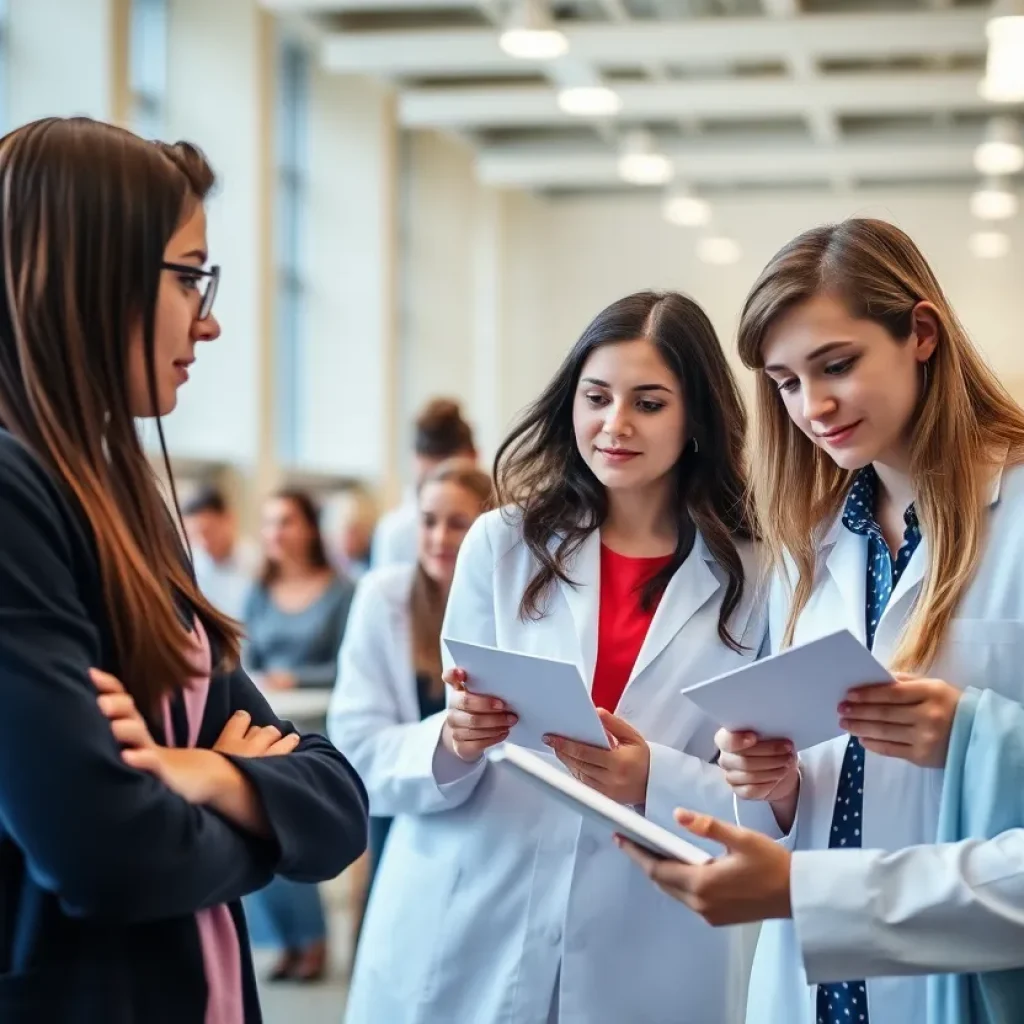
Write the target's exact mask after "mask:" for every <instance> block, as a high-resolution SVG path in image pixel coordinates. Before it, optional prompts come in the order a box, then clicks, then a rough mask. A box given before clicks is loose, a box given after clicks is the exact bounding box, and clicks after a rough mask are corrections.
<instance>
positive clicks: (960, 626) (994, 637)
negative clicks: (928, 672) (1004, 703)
mask: <svg viewBox="0 0 1024 1024" xmlns="http://www.w3.org/2000/svg"><path fill="white" fill-rule="evenodd" d="M1022 658H1024V622H1019V621H1018V620H1016V619H954V620H953V621H952V622H951V623H950V627H949V640H948V643H947V644H946V646H945V650H944V651H943V652H942V655H941V656H940V658H939V662H938V664H937V665H936V666H935V669H934V670H933V674H935V675H938V676H940V677H941V678H944V679H946V680H947V682H950V683H952V684H953V685H954V686H958V687H960V688H961V689H966V688H967V687H968V686H973V687H976V688H977V689H979V690H983V689H992V690H995V691H996V692H997V693H1001V694H1002V695H1003V696H1005V697H1008V698H1009V699H1011V700H1020V699H1021V685H1020V678H1021V677H1020V661H1021V659H1022Z"/></svg>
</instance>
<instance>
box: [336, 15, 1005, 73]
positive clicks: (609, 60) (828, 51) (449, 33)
mask: <svg viewBox="0 0 1024 1024" xmlns="http://www.w3.org/2000/svg"><path fill="white" fill-rule="evenodd" d="M986 17H987V11H986V10H984V9H982V8H963V9H959V8H956V9H952V10H948V11H921V12H918V13H894V14H856V15H852V14H850V15H848V14H820V15H802V16H800V17H796V18H749V17H729V18H701V19H693V20H677V21H633V22H627V23H625V24H618V23H616V24H603V23H596V24H589V23H587V24H580V23H563V24H562V25H561V27H562V29H563V31H564V32H565V34H566V36H567V38H568V40H569V47H570V52H571V53H572V55H573V57H574V58H576V59H579V60H582V61H585V62H587V63H589V64H591V65H593V66H595V67H596V68H598V69H600V70H615V69H634V68H637V67H643V66H644V65H646V64H649V63H650V62H651V61H662V62H666V63H670V64H673V65H676V66H683V67H686V66H690V67H698V68H699V67H702V66H707V64H708V63H709V62H712V63H719V62H721V63H724V64H730V63H743V62H748V63H749V62H759V61H787V60H788V59H789V57H790V56H791V55H792V54H793V53H801V54H806V55H807V56H808V57H809V58H810V59H814V60H819V61H820V60H822V59H828V58H870V59H880V58H887V57H903V56H941V55H944V54H976V55H982V54H984V53H985V47H986V40H985V21H986ZM323 61H324V64H325V66H326V67H327V68H328V69H330V70H333V71H338V72H343V73H354V74H373V75H388V76H395V75H399V76H400V75H431V74H437V75H447V76H451V75H455V74H462V75H472V74H503V73H504V74H508V73H513V72H520V73H521V72H523V71H528V70H541V71H542V70H543V64H544V62H543V61H537V62H530V61H518V60H515V59H514V58H512V57H509V56H507V55H506V54H504V53H503V52H502V51H501V49H500V48H499V46H498V36H497V33H496V32H495V31H494V30H493V29H476V28H465V29H429V30H416V31H369V32H336V33H333V34H331V35H330V36H328V38H327V40H326V41H325V43H324V47H323Z"/></svg>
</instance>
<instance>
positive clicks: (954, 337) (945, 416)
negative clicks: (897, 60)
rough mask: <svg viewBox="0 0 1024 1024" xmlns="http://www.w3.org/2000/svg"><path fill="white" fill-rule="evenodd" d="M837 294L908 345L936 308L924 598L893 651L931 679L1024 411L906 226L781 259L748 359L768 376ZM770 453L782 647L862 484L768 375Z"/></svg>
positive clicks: (766, 531)
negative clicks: (918, 316) (997, 475)
mask: <svg viewBox="0 0 1024 1024" xmlns="http://www.w3.org/2000/svg"><path fill="white" fill-rule="evenodd" d="M822 294H826V295H833V296H835V297H836V298H837V299H838V300H839V301H841V302H842V303H843V304H844V305H845V307H846V308H847V310H848V311H849V313H850V315H851V316H853V317H855V318H858V319H863V320H870V321H873V322H874V323H877V324H879V325H880V326H882V327H884V328H885V330H886V331H887V332H888V333H889V334H890V335H891V336H892V337H893V338H894V339H895V340H896V341H900V342H902V341H905V340H906V339H908V338H909V337H910V335H911V333H912V331H913V312H914V308H915V306H917V305H918V303H920V302H928V303H930V304H931V305H932V306H934V307H935V310H936V315H937V320H938V325H939V339H938V344H937V345H936V347H935V351H934V353H933V354H932V356H931V358H930V359H929V361H928V377H927V381H928V383H927V387H926V388H925V391H924V394H923V395H922V398H921V402H920V405H919V409H918V412H917V414H916V419H915V422H914V426H913V433H912V440H911V452H910V465H911V477H912V480H913V485H914V493H915V500H916V508H917V512H918V515H919V517H920V520H921V524H922V529H923V532H924V534H925V536H926V538H927V541H928V568H927V573H926V576H925V580H924V584H923V587H922V589H921V592H920V595H919V596H918V598H917V601H916V604H915V606H914V610H913V612H912V614H911V617H910V619H909V621H908V623H907V625H906V628H905V630H904V633H903V636H902V637H901V640H900V643H899V646H898V648H897V650H896V652H895V653H894V657H893V668H895V669H907V670H916V671H924V670H926V669H927V668H928V666H929V665H930V664H931V663H932V662H933V661H934V659H935V656H936V654H937V652H938V648H939V646H940V644H941V642H942V637H943V635H944V633H945V630H946V627H947V626H948V624H949V621H950V619H951V618H952V616H953V613H954V611H955V609H956V606H957V603H958V601H959V600H960V596H961V594H962V593H963V591H964V588H965V587H966V586H967V584H968V583H969V582H970V580H971V577H972V576H973V574H974V571H975V569H976V567H977V564H978V559H979V557H980V552H981V544H982V535H983V532H984V525H985V519H986V516H985V507H986V504H987V502H986V493H987V488H988V487H989V486H990V485H991V473H992V471H993V469H994V467H995V466H996V465H997V464H998V463H1000V462H1001V461H1002V460H1003V458H1004V457H1006V455H1007V453H1009V458H1010V460H1011V461H1015V462H1016V461H1020V460H1021V458H1022V457H1024V411H1022V410H1021V408H1020V406H1018V405H1017V403H1016V402H1014V401H1013V399H1012V398H1011V397H1010V396H1009V394H1008V393H1007V392H1006V391H1005V389H1004V388H1003V387H1002V385H1001V384H1000V383H999V381H998V380H997V379H996V378H995V376H994V374H993V373H992V371H991V370H990V369H989V368H988V367H987V366H986V365H985V362H984V360H983V359H982V357H981V355H980V354H979V352H978V350H977V349H976V348H975V347H974V345H973V344H972V342H971V340H970V338H969V337H968V335H967V332H966V331H965V330H964V328H963V326H962V325H961V323H960V321H959V320H958V319H957V317H956V314H955V313H954V312H953V309H952V307H951V306H950V304H949V301H948V300H947V298H946V296H945V294H944V293H943V291H942V288H941V287H940V286H939V282H938V281H937V280H936V278H935V275H934V273H933V272H932V269H931V267H930V266H929V265H928V262H927V260H925V258H924V256H923V255H922V254H921V252H920V250H919V249H918V248H917V246H916V245H915V244H914V242H913V241H912V240H911V239H910V238H909V237H908V236H907V235H906V234H905V233H904V232H903V231H901V230H900V229H899V228H897V227H894V226H893V225H892V224H887V223H886V222H884V221H880V220H870V219H852V220H847V221H843V222H842V223H840V224H832V225H828V226H825V227H820V228H814V229H813V230H811V231H807V232H804V234H802V235H800V236H799V237H798V238H796V239H794V240H793V241H792V242H790V243H789V244H788V245H786V246H785V247H784V248H783V249H781V250H780V251H779V252H778V253H777V254H776V255H775V256H774V257H773V258H772V260H771V262H770V263H769V264H768V266H767V267H766V268H765V270H764V271H763V273H762V274H761V276H760V277H759V278H758V280H757V282H756V283H755V284H754V287H753V289H752V290H751V292H750V295H749V297H748V298H747V301H746V304H745V306H744V309H743V316H742V319H741V322H740V329H739V351H740V357H741V358H742V360H743V362H744V363H745V364H746V365H747V366H748V367H751V368H752V369H756V370H761V371H763V369H764V356H763V351H762V348H763V345H764V341H765V338H766V336H767V334H768V332H769V331H770V330H771V327H772V325H773V324H775V323H776V322H777V321H778V319H779V318H780V317H781V316H783V315H784V314H785V313H786V312H787V311H788V310H790V309H792V308H793V307H794V306H796V305H798V304H799V303H802V302H805V301H807V300H808V299H811V298H813V297H814V296H816V295H822ZM757 437H758V456H757V459H756V460H755V461H754V469H753V473H752V495H753V500H754V504H755V507H756V509H757V510H758V511H759V512H760V521H761V525H762V532H763V536H764V539H765V541H766V542H767V544H768V547H769V549H770V552H771V555H772V558H773V561H774V563H775V565H776V567H777V568H778V569H779V570H780V571H782V572H783V573H784V574H785V575H786V577H787V578H788V575H789V574H788V573H786V564H787V563H786V558H787V556H788V557H789V558H791V559H792V562H793V566H794V568H795V571H796V580H795V584H794V581H793V580H792V579H789V583H790V585H791V586H792V589H793V593H792V602H791V605H790V611H789V619H788V622H787V624H786V630H785V634H784V637H783V643H784V644H787V645H788V644H790V643H792V640H793V633H794V630H795V628H796V623H797V620H798V619H799V617H800V614H801V612H802V611H803V609H804V608H805V607H806V605H807V602H808V600H809V599H810V596H811V591H812V589H813V586H814V576H815V572H816V569H817V546H818V542H819V540H820V538H821V535H822V530H823V528H826V527H827V525H828V524H829V523H831V522H832V521H833V520H834V519H835V517H836V516H837V515H838V514H839V511H840V508H841V506H842V502H843V500H844V497H845V495H846V492H847V491H848V490H849V487H850V484H851V483H852V479H853V475H854V474H853V473H852V472H851V471H849V470H844V469H841V468H840V467H839V466H837V465H836V464H835V462H833V460H832V459H831V458H830V457H829V456H828V454H827V453H826V452H824V451H823V450H822V449H821V448H819V447H818V446H817V445H815V444H814V443H813V442H812V441H811V440H810V439H809V438H807V437H806V436H805V435H804V434H803V432H802V431H801V430H800V429H799V428H798V427H797V426H796V424H794V423H793V421H792V420H791V419H790V417H789V415H788V414H787V412H786V409H785V406H784V405H783V402H782V398H781V396H780V394H779V391H778V388H777V387H776V386H775V385H774V384H773V383H772V381H771V380H770V379H769V378H768V376H767V374H765V373H764V372H760V373H758V375H757Z"/></svg>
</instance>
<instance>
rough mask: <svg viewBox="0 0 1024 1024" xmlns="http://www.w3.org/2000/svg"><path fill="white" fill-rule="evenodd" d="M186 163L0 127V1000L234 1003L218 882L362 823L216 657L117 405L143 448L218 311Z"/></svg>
mask: <svg viewBox="0 0 1024 1024" xmlns="http://www.w3.org/2000/svg"><path fill="white" fill-rule="evenodd" d="M212 185H213V173H212V171H211V170H210V168H209V166H208V165H207V163H206V161H205V160H204V159H203V157H202V155H201V154H200V153H199V152H198V150H196V149H195V148H193V147H192V146H189V145H187V144H184V143H181V144H178V145H175V146H158V145H154V144H153V143H149V142H143V141H142V140H141V139H138V138H136V137H135V136H133V135H131V134H129V133H127V132H124V131H122V130H120V129H117V128H113V127H110V126H108V125H104V124H100V123H97V122H94V121H89V120H87V119H80V118H78V119H73V120H59V119H48V120H45V121H39V122H36V123H34V124H30V125H26V126H25V127H23V128H19V129H17V130H16V131H14V132H12V133H11V134H9V135H7V136H6V137H5V138H3V139H0V195H2V196H3V203H2V205H0V273H2V275H3V280H4V289H3V292H2V298H0V480H2V482H3V483H2V486H0V1020H3V1021H4V1022H5V1024H30V1022H33V1024H34V1022H37V1021H66V1022H72V1024H74V1022H81V1024H85V1022H92V1021H103V1022H104V1024H142V1022H145V1024H164V1022H166V1024H172V1022H173V1024H184V1022H193V1021H194V1022H201V1021H204V1022H206V1024H214V1022H216V1024H249V1022H258V1021H259V1020H260V1012H259V1006H258V999H257V993H256V986H255V983H254V980H253V971H252V964H251V961H250V958H249V952H248V942H247V938H246V928H245V921H244V917H243V915H242V911H241V902H240V901H241V897H243V896H245V895H246V894H248V893H251V892H254V891H256V890H258V889H260V888H261V887H262V886H264V885H266V884H267V882H268V881H270V879H272V878H273V877H275V876H276V875H282V876H284V877H288V878H294V879H301V880H302V881H315V880H320V879H327V878H331V877H333V876H334V875H336V874H338V873H339V872H340V871H341V870H342V869H343V868H344V867H345V866H346V865H347V864H349V863H350V862H351V861H353V860H354V859H355V858H356V857H358V856H359V854H360V853H361V852H362V850H363V847H364V845H365V839H366V797H365V791H364V790H363V788H362V786H361V784H360V782H359V781H358V778H357V777H356V775H355V774H354V773H353V771H352V770H351V768H350V767H349V765H348V763H347V762H346V761H345V759H344V758H343V757H342V756H341V755H340V754H339V753H338V752H337V751H336V750H334V748H333V747H332V746H331V745H330V744H329V743H328V742H327V741H326V740H324V739H322V738H321V737H318V736H305V737H302V738H300V737H299V735H298V734H297V733H296V732H295V731H294V729H292V727H291V726H290V725H288V724H287V723H284V722H280V721H278V720H277V719H276V718H275V717H274V715H273V714H272V713H271V711H270V709H269V707H268V706H267V704H266V702H265V701H264V700H263V698H262V697H261V696H260V694H259V692H258V691H257V690H256V688H255V687H254V686H253V684H252V683H251V682H250V680H249V679H248V678H247V677H246V675H245V674H244V672H242V671H241V670H240V669H239V668H238V652H239V631H238V628H237V626H236V624H235V623H234V622H233V621H232V620H230V619H227V618H225V617H224V616H223V615H221V614H220V613H218V612H217V611H216V610H215V609H214V608H213V607H212V606H211V605H210V604H209V602H208V601H206V600H205V598H204V597H203V596H202V594H201V593H200V592H199V591H198V589H197V587H196V585H195V582H194V579H193V576H192V572H191V569H190V566H189V562H188V558H187V555H186V553H185V550H184V548H183V546H182V544H181V542H180V540H179V537H180V534H179V532H178V524H176V523H175V522H174V521H173V520H172V518H171V517H170V516H169V515H168V513H167V510H166V505H165V504H164V501H163V498H162V496H161V493H160V491H159V489H158V487H157V485H156V482H155V479H154V475H153V471H152V469H151V467H150V465H149V462H148V460H147V458H146V454H145V452H144V450H143V448H142V445H141V443H140V439H139V436H138V433H137V431H136V427H135V421H136V419H138V418H150V419H155V420H156V424H157V431H158V434H159V436H160V439H161V447H163V432H162V429H161V420H160V418H161V417H162V416H165V415H166V414H168V413H169V412H171V411H172V410H173V409H174V407H175V405H176V404H177V395H178V389H179V388H180V387H181V386H182V385H183V384H184V383H185V382H186V381H187V379H188V375H189V369H190V367H191V366H192V364H193V363H194V362H195V360H196V357H197V355H199V354H201V351H202V348H203V345H204V344H205V343H209V342H212V341H215V340H216V339H217V337H218V336H219V334H220V326H219V324H218V323H217V321H216V319H215V318H214V316H213V313H212V307H213V301H214V298H215V297H216V289H217V281H218V272H217V270H216V269H215V268H214V269H210V270H207V269H205V268H204V264H205V263H206V259H207V243H206V217H205V213H204V208H203V202H204V199H205V197H206V196H207V194H208V193H209V191H210V188H211V187H212ZM164 462H165V465H166V464H167V457H166V451H165V453H164ZM167 468H168V472H169V466H168V467H167ZM171 491H172V496H173V493H174V492H173V478H172V487H171ZM175 504H176V503H175ZM179 518H180V517H179Z"/></svg>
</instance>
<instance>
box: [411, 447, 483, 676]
mask: <svg viewBox="0 0 1024 1024" xmlns="http://www.w3.org/2000/svg"><path fill="white" fill-rule="evenodd" d="M443 483H451V484H456V485H457V486H459V487H462V488H463V489H464V490H466V491H468V492H469V493H470V494H472V495H473V497H474V498H476V499H477V501H479V502H480V512H481V513H483V512H487V511H489V510H490V509H492V508H493V507H494V485H493V483H492V482H491V478H490V477H489V476H488V475H487V474H486V473H485V472H484V471H483V470H482V469H479V468H477V466H476V465H475V464H474V463H473V462H472V461H470V460H467V459H464V458H454V459H448V460H447V461H446V462H442V463H441V464H440V465H439V466H438V467H437V468H436V469H434V470H433V471H431V472H430V473H428V474H427V476H426V477H425V478H424V479H423V482H422V483H421V484H420V490H421V491H422V490H423V488H424V487H426V486H427V484H443ZM447 599H448V595H447V594H446V593H445V592H444V591H443V590H442V589H441V587H439V586H438V585H437V583H436V582H435V581H434V580H432V579H431V578H430V577H429V576H428V575H427V574H426V572H424V570H423V566H422V565H419V564H417V566H416V573H415V575H414V576H413V581H412V593H411V594H410V597H409V608H410V612H411V619H412V660H413V666H414V668H415V670H416V673H417V674H420V673H422V674H424V675H426V676H427V677H428V678H429V679H430V684H431V685H430V692H431V693H432V694H433V695H434V696H437V695H438V694H440V693H443V692H444V683H443V681H442V680H441V625H442V623H443V622H444V609H445V604H446V602H447Z"/></svg>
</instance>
